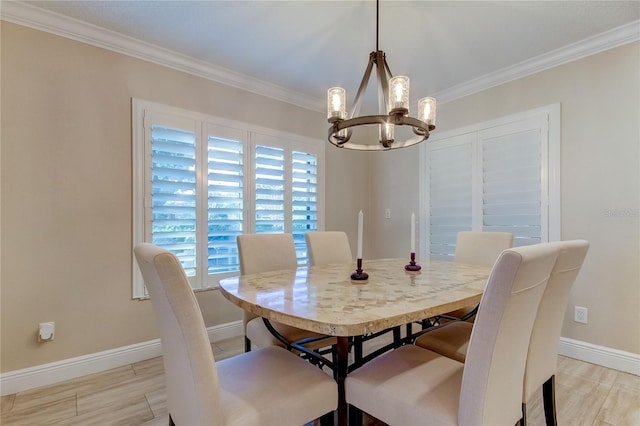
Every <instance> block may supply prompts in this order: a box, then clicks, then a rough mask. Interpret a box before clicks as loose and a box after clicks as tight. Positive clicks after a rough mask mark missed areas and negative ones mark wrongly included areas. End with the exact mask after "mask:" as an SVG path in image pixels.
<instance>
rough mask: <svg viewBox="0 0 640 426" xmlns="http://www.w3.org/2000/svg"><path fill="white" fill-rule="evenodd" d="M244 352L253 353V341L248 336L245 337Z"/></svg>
mask: <svg viewBox="0 0 640 426" xmlns="http://www.w3.org/2000/svg"><path fill="white" fill-rule="evenodd" d="M244 351H245V352H251V340H249V338H248V337H247V336H244Z"/></svg>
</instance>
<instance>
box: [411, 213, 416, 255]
mask: <svg viewBox="0 0 640 426" xmlns="http://www.w3.org/2000/svg"><path fill="white" fill-rule="evenodd" d="M415 252H416V215H415V213H411V253H415Z"/></svg>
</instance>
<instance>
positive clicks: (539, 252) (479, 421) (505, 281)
mask: <svg viewBox="0 0 640 426" xmlns="http://www.w3.org/2000/svg"><path fill="white" fill-rule="evenodd" d="M556 257H557V249H556V248H555V247H553V246H550V245H548V244H537V245H533V246H526V247H518V248H514V249H508V250H505V251H503V252H502V254H501V255H500V257H499V258H498V260H497V261H496V263H495V265H494V266H493V269H492V272H491V275H490V276H489V279H488V282H487V286H486V289H485V291H484V294H483V296H482V299H481V301H480V308H479V309H478V314H477V317H476V320H475V326H474V329H473V333H472V335H471V340H470V342H469V350H468V352H467V358H466V363H461V362H459V361H456V360H453V359H451V358H447V357H445V356H442V355H440V354H438V353H436V352H433V351H430V350H426V349H423V348H420V347H418V346H415V345H405V346H402V347H401V348H399V349H396V350H394V351H391V352H388V353H386V354H384V355H381V356H380V357H378V358H376V359H374V360H372V361H370V362H369V363H367V364H365V365H364V366H362V367H361V368H359V369H357V370H355V371H354V372H352V373H351V374H350V375H349V376H347V378H346V381H345V395H346V399H347V402H348V403H349V404H350V405H351V406H353V407H356V408H357V409H359V410H362V411H365V412H366V413H369V414H370V415H372V416H374V417H376V418H378V419H380V420H382V421H383V422H386V423H388V424H397V425H417V424H437V425H513V424H515V423H516V422H518V420H519V419H521V417H522V409H521V395H522V388H523V381H522V380H523V378H524V369H525V363H526V359H527V350H528V347H529V339H530V336H531V329H532V327H533V322H534V320H535V316H536V312H537V310H538V305H539V303H540V299H541V297H542V294H543V292H544V289H545V287H546V285H547V281H548V279H549V275H550V274H551V269H552V268H553V265H554V263H555V261H556Z"/></svg>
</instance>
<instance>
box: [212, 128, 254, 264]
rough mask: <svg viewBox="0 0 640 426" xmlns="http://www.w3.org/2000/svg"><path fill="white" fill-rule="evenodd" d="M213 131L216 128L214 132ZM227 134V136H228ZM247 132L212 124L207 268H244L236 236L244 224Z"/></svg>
mask: <svg viewBox="0 0 640 426" xmlns="http://www.w3.org/2000/svg"><path fill="white" fill-rule="evenodd" d="M211 132H215V135H212V134H211ZM225 136H226V137H225ZM245 136H246V132H242V131H239V130H235V129H224V128H211V127H210V129H209V135H208V155H207V158H208V162H207V170H208V171H207V174H208V179H207V182H208V183H207V271H208V273H209V274H215V273H219V272H229V271H237V270H238V269H239V268H240V260H239V257H238V247H237V244H236V237H237V236H238V235H240V234H242V233H243V232H244V230H245V225H244V191H245V184H244V179H245V176H244V141H243V139H244V138H245Z"/></svg>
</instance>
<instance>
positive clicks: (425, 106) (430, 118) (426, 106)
mask: <svg viewBox="0 0 640 426" xmlns="http://www.w3.org/2000/svg"><path fill="white" fill-rule="evenodd" d="M418 120H421V121H424V122H425V123H427V124H428V125H430V126H431V125H433V126H435V125H436V100H435V98H429V97H427V98H422V99H420V100H419V101H418Z"/></svg>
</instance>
